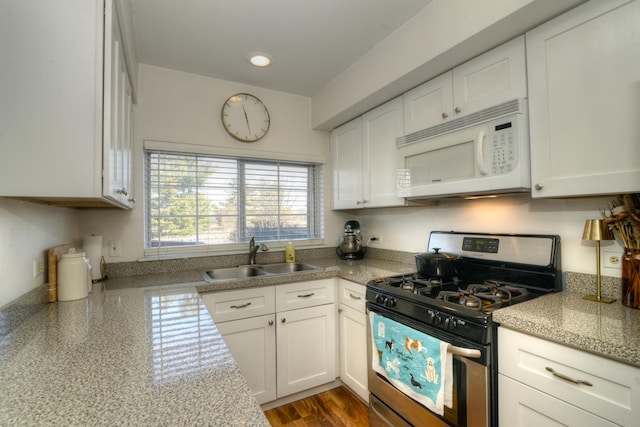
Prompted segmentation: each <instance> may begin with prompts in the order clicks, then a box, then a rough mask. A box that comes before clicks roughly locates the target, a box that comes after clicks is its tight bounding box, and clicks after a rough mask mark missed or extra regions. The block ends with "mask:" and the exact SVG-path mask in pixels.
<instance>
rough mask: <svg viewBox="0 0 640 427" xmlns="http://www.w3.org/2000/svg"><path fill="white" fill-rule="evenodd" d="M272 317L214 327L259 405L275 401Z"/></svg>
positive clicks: (243, 320) (217, 324) (261, 317)
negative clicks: (216, 328)
mask: <svg viewBox="0 0 640 427" xmlns="http://www.w3.org/2000/svg"><path fill="white" fill-rule="evenodd" d="M274 322H275V314H270V315H267V316H259V317H250V318H248V319H241V320H234V321H231V322H223V323H216V326H217V327H218V331H220V334H221V335H222V338H223V339H224V342H225V344H226V345H227V347H229V350H230V351H231V355H232V356H233V358H234V359H235V361H236V363H237V364H238V367H239V368H240V371H241V372H242V375H244V377H245V379H246V380H247V384H248V385H249V388H250V389H251V391H252V392H253V395H254V396H255V397H256V400H257V401H258V403H265V402H270V401H272V400H275V399H276V327H275V325H274Z"/></svg>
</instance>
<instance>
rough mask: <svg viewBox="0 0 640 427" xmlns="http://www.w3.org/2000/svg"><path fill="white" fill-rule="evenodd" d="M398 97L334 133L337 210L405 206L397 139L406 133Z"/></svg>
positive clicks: (334, 189)
mask: <svg viewBox="0 0 640 427" xmlns="http://www.w3.org/2000/svg"><path fill="white" fill-rule="evenodd" d="M402 110H403V107H402V98H401V97H398V98H396V99H394V100H392V101H389V102H387V103H386V104H383V105H381V106H379V107H377V108H375V109H374V110H371V111H369V112H367V113H365V114H364V115H363V116H361V117H358V118H357V119H355V120H352V121H350V122H348V123H346V124H344V125H342V126H340V127H338V128H336V129H334V130H333V131H332V132H331V150H332V156H333V209H357V208H373V207H384V206H402V205H403V204H404V203H405V201H404V199H403V198H400V197H397V194H396V193H397V191H396V182H397V166H396V138H397V137H398V136H401V135H402V132H403V119H402Z"/></svg>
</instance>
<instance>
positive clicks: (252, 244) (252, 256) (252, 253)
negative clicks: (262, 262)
mask: <svg viewBox="0 0 640 427" xmlns="http://www.w3.org/2000/svg"><path fill="white" fill-rule="evenodd" d="M258 249H260V250H262V251H263V252H266V251H268V250H269V248H268V247H267V245H265V244H264V243H258V244H256V239H255V237H252V238H251V240H250V241H249V264H251V265H253V264H255V263H256V253H257V252H258Z"/></svg>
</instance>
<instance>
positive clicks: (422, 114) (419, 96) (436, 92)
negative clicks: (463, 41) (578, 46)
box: [403, 36, 527, 134]
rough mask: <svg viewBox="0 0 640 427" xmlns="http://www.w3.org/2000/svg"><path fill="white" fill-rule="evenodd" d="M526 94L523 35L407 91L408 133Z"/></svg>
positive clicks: (406, 116)
mask: <svg viewBox="0 0 640 427" xmlns="http://www.w3.org/2000/svg"><path fill="white" fill-rule="evenodd" d="M526 97H527V75H526V64H525V49H524V36H521V37H518V38H515V39H513V40H511V41H509V42H507V43H505V44H503V45H501V46H498V47H497V48H495V49H493V50H491V51H489V52H487V53H485V54H483V55H480V56H478V57H476V58H474V59H472V60H470V61H468V62H466V63H464V64H462V65H460V66H458V67H456V68H454V69H453V70H452V71H449V72H446V73H444V74H442V75H440V76H439V77H436V78H435V79H433V80H429V81H428V82H426V83H424V84H423V85H421V86H418V87H417V88H415V89H413V90H411V91H409V92H407V93H405V94H404V96H403V99H404V133H405V134H409V133H413V132H417V131H419V130H422V129H426V128H429V127H432V126H435V125H439V124H441V123H444V122H446V121H449V120H451V119H457V118H459V117H463V116H466V115H468V114H472V113H475V112H477V111H480V110H483V109H485V108H488V107H493V106H495V105H498V104H501V103H503V102H506V101H510V100H512V99H516V98H526Z"/></svg>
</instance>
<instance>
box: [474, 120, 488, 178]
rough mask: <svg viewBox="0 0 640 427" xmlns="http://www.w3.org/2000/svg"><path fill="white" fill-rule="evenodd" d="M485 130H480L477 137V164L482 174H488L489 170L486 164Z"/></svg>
mask: <svg viewBox="0 0 640 427" xmlns="http://www.w3.org/2000/svg"><path fill="white" fill-rule="evenodd" d="M485 133H486V132H485V130H484V129H483V130H481V131H480V132H478V136H477V137H476V164H477V165H478V170H479V171H480V173H481V174H482V175H488V174H489V171H487V168H486V167H485V165H484V136H485Z"/></svg>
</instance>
